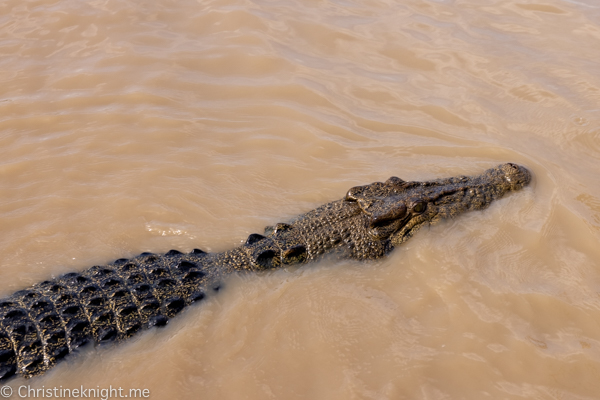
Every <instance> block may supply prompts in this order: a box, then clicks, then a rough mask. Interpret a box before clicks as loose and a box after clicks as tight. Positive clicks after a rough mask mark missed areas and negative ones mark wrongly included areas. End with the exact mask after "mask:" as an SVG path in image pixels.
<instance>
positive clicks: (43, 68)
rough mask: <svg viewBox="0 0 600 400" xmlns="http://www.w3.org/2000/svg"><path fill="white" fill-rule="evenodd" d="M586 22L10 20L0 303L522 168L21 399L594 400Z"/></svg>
mask: <svg viewBox="0 0 600 400" xmlns="http://www.w3.org/2000/svg"><path fill="white" fill-rule="evenodd" d="M598 48H600V6H599V5H598V4H597V2H596V1H593V0H577V1H567V0H544V1H531V0H522V1H516V0H515V1H511V0H485V1H479V0H443V1H417V0H408V1H402V2H395V1H386V0H341V1H333V0H332V1H316V0H315V1H308V0H307V1H293V0H288V1H278V0H273V1H268V0H264V1H263V0H215V1H168V0H158V1H155V2H149V3H140V2H133V1H129V0H120V1H116V0H90V1H86V2H83V1H79V2H76V1H51V0H39V1H15V0H5V1H4V2H2V3H1V4H0V83H1V84H0V221H1V222H0V295H1V296H7V295H9V294H10V293H12V292H14V291H16V290H19V289H21V288H23V287H26V286H28V285H31V284H34V283H36V282H39V281H41V280H44V279H48V278H51V277H54V276H58V275H60V274H62V273H66V272H71V271H77V270H83V269H86V268H88V267H90V266H92V265H97V264H103V263H107V262H109V261H111V260H114V259H116V258H120V257H128V256H134V255H136V254H139V253H140V252H142V251H154V252H161V251H162V252H164V251H168V250H169V249H171V248H176V249H179V250H182V251H190V250H191V249H193V248H195V247H199V248H202V249H204V250H207V251H222V250H226V249H229V248H232V247H234V246H237V245H239V244H240V243H241V242H242V241H243V240H244V239H245V237H246V236H247V235H248V234H250V233H253V232H260V231H262V229H263V227H264V226H265V225H271V224H273V223H276V222H283V221H286V220H289V219H291V218H292V217H294V216H295V215H298V214H300V213H303V212H306V211H308V210H310V209H312V208H314V207H316V206H318V205H320V204H323V203H325V202H328V201H332V200H335V199H338V198H341V197H342V196H343V195H344V194H345V192H346V190H347V189H348V188H350V187H352V186H355V185H360V184H366V183H370V182H373V181H385V180H386V179H387V178H388V177H390V176H393V175H394V176H399V177H401V178H403V179H405V180H422V179H432V178H441V177H447V176H453V175H459V174H465V175H469V174H477V173H480V172H481V171H482V170H484V169H487V168H489V167H492V166H495V165H497V164H499V163H502V162H507V161H511V162H516V163H519V164H522V165H525V166H527V167H528V168H530V170H531V171H532V172H533V174H534V181H533V182H532V185H531V186H530V187H529V188H527V189H525V190H524V191H521V192H519V193H515V194H513V195H511V196H509V197H507V198H505V199H503V200H501V201H498V202H497V203H495V204H493V205H492V207H490V208H489V209H488V210H486V211H484V212H477V213H471V214H467V215H464V216H462V217H461V218H459V219H456V220H452V221H447V222H444V223H442V224H440V225H437V226H432V227H431V228H430V229H425V230H422V231H420V232H419V233H418V234H417V235H415V237H414V238H413V239H411V240H410V241H409V242H407V243H406V244H405V245H403V246H402V247H401V248H400V249H398V250H396V251H395V252H394V253H393V254H392V255H391V256H390V257H389V258H387V259H385V260H382V261H379V262H374V263H356V262H322V263H317V264H314V265H310V266H309V265H307V266H304V267H302V268H296V269H292V270H282V271H276V272H272V273H268V274H266V275H262V276H241V277H233V278H232V279H230V280H229V281H228V282H226V285H225V289H224V290H223V291H221V292H220V293H219V295H218V296H215V297H213V298H211V299H209V300H207V301H206V302H204V303H203V304H201V305H199V306H198V307H193V308H190V309H189V310H187V311H186V312H184V313H183V314H182V315H181V316H179V317H177V318H176V319H174V320H172V321H171V322H170V323H169V326H168V327H166V328H164V329H160V330H156V329H155V330H150V331H147V332H145V333H144V334H142V335H139V336H138V337H137V338H135V339H133V340H131V341H130V342H128V343H124V344H121V345H119V346H116V347H111V346H107V347H100V348H86V349H83V350H82V351H80V352H79V354H77V355H75V356H72V357H69V359H68V360H67V361H65V362H63V363H61V364H60V365H59V366H57V367H55V368H54V369H52V370H51V371H50V372H49V373H47V374H46V375H44V376H43V377H39V378H35V379H33V380H27V381H26V380H24V379H22V378H17V379H15V380H12V381H10V385H11V386H12V387H14V388H15V390H16V388H18V387H19V385H31V387H34V388H53V387H59V386H62V387H63V388H79V387H80V386H84V387H88V388H106V387H109V386H112V387H123V388H126V389H129V388H142V389H144V388H145V389H148V390H149V391H150V393H151V398H155V399H165V398H180V399H196V398H202V399H340V400H341V399H344V400H346V399H485V398H491V399H524V398H525V399H594V398H599V397H600V395H599V393H600V383H599V382H600V381H599V380H598V376H599V371H600V341H599V339H598V338H599V336H600V265H599V264H600V263H599V260H600V181H599V179H598V176H599V175H598V173H599V167H598V165H599V163H600V118H599V115H600V114H599V112H598V111H599V109H600V77H599V75H598V71H599V69H598V66H599V63H600V53H599V52H598V51H597V49H598Z"/></svg>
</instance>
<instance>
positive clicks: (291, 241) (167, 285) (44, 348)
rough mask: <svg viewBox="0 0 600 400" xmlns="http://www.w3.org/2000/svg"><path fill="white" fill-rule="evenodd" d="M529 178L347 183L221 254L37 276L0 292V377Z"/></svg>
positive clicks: (369, 245) (43, 365) (515, 174)
mask: <svg viewBox="0 0 600 400" xmlns="http://www.w3.org/2000/svg"><path fill="white" fill-rule="evenodd" d="M530 179H531V177H530V174H529V172H528V171H527V170H526V169H525V168H523V167H520V166H517V165H515V164H503V165H500V166H498V167H496V168H492V169H489V170H487V171H485V172H484V173H483V174H481V175H479V176H474V177H465V176H460V177H455V178H448V179H440V180H434V181H428V182H404V181H402V180H401V179H399V178H396V177H392V178H390V179H388V180H387V181H386V182H385V183H381V182H375V183H372V184H370V185H366V186H357V187H354V188H351V189H350V190H349V191H348V193H347V194H346V197H345V198H344V199H341V200H337V201H334V202H331V203H328V204H325V205H323V206H321V207H319V208H317V209H315V210H312V211H309V212H308V213H306V214H303V215H301V216H299V217H297V218H296V219H294V220H293V221H291V222H290V223H288V224H277V225H275V226H274V227H267V229H266V230H265V235H259V234H252V235H250V236H249V237H248V240H247V241H246V242H245V243H244V244H243V245H242V246H240V247H238V248H235V249H233V250H229V251H225V252H223V253H215V254H208V253H205V252H203V251H201V250H197V249H196V250H194V251H192V252H191V253H189V254H183V253H180V252H178V251H176V250H171V251H170V252H168V253H166V254H162V255H159V254H151V253H142V254H140V255H139V256H137V257H135V258H133V259H129V260H128V259H119V260H116V261H114V262H113V263H111V264H109V265H107V266H96V267H92V268H91V269H88V270H87V271H84V272H80V273H70V274H66V275H63V276H61V277H59V278H56V279H53V280H51V281H44V282H41V283H39V284H36V285H34V286H32V287H30V288H28V289H24V290H21V291H19V292H16V293H14V294H13V295H11V296H9V297H7V298H5V299H2V300H0V380H4V379H7V378H10V377H11V376H14V375H15V374H21V375H23V376H25V377H32V376H35V375H39V374H42V373H44V372H45V371H47V370H48V369H49V368H51V367H52V366H53V365H55V364H56V362H57V361H59V360H60V359H62V358H64V357H65V356H66V355H67V354H69V353H70V352H72V351H73V350H75V349H76V348H77V347H79V346H81V345H83V344H85V343H88V342H94V343H103V342H109V341H120V340H124V339H126V338H128V337H130V336H132V335H133V334H135V333H136V332H138V331H140V330H142V329H144V328H147V327H150V326H162V325H165V324H166V323H167V322H168V320H169V318H172V317H173V316H175V315H176V314H177V313H179V312H180V311H181V310H182V309H183V308H185V307H186V306H188V305H190V304H191V303H194V302H197V301H199V300H201V299H203V298H204V297H205V296H206V295H208V294H211V293H212V292H214V291H216V290H218V288H219V285H220V281H221V280H222V278H223V277H224V276H226V275H228V274H231V273H236V272H240V271H263V270H267V269H273V268H278V267H281V266H285V265H292V264H298V263H306V262H309V261H312V260H315V259H317V258H319V257H320V256H321V255H323V254H326V253H333V254H335V255H337V256H339V257H341V258H350V259H357V260H367V259H377V258H380V257H383V256H384V255H385V254H387V253H389V252H390V251H391V250H392V249H393V248H394V247H395V246H397V245H399V244H401V243H403V242H404V241H406V240H407V239H409V238H410V237H411V236H412V235H413V234H414V233H415V232H416V231H417V230H418V229H419V228H420V227H421V226H423V225H424V224H426V223H429V224H431V223H435V222H437V221H439V220H441V219H444V218H452V217H454V216H456V215H458V214H461V213H462V212H465V211H468V210H479V209H483V208H485V207H487V206H488V205H489V204H490V203H491V202H492V201H493V200H495V199H498V198H500V197H502V196H503V195H505V194H506V193H508V192H511V191H515V190H518V189H521V188H522V187H524V186H526V185H527V184H528V183H529V181H530Z"/></svg>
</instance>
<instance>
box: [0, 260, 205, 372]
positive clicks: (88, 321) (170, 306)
mask: <svg viewBox="0 0 600 400" xmlns="http://www.w3.org/2000/svg"><path fill="white" fill-rule="evenodd" d="M210 264H211V255H209V254H206V253H204V252H202V251H201V250H194V251H193V252H192V253H189V254H182V253H180V252H178V251H176V250H171V251H170V252H168V253H166V254H164V255H157V254H151V253H142V254H141V255H139V256H138V257H135V258H133V259H119V260H116V261H115V262H113V263H111V264H109V265H106V266H95V267H92V268H90V269H88V270H86V271H83V272H81V273H69V274H66V275H63V276H61V277H59V278H57V279H54V280H49V281H44V282H41V283H39V284H36V285H34V286H32V287H30V288H28V289H24V290H21V291H18V292H16V293H14V294H12V295H11V296H10V297H7V298H5V299H3V300H0V379H6V378H9V377H11V376H12V375H14V374H16V373H19V374H22V375H23V376H25V377H31V376H34V375H38V374H41V373H43V372H44V371H46V370H47V369H49V368H50V367H52V366H53V365H54V364H56V362H57V361H58V360H60V359H62V358H63V357H65V356H66V355H67V354H69V353H71V352H72V351H74V350H75V349H76V348H78V347H79V346H82V345H84V344H86V343H88V342H95V343H105V342H111V341H119V340H123V339H126V338H128V337H130V336H132V335H133V334H135V333H136V332H138V331H140V330H142V329H144V328H146V327H150V326H161V325H165V324H166V323H167V322H168V320H169V318H171V317H173V316H174V315H176V314H178V313H179V312H180V311H181V310H182V309H183V308H184V307H186V306H187V305H189V304H191V303H193V302H195V301H198V300H201V299H202V298H204V296H205V293H206V291H207V289H216V287H215V286H214V285H215V284H216V283H215V282H216V277H215V276H211V275H210V274H211V273H213V272H212V271H215V269H213V268H209V265H210Z"/></svg>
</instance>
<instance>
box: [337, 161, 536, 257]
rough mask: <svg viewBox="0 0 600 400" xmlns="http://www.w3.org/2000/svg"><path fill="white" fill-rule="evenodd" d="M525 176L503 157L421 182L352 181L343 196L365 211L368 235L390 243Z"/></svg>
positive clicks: (513, 186) (475, 206)
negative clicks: (467, 172)
mask: <svg viewBox="0 0 600 400" xmlns="http://www.w3.org/2000/svg"><path fill="white" fill-rule="evenodd" d="M530 180H531V174H530V173H529V171H528V170H527V169H526V168H524V167H521V166H519V165H516V164H512V163H508V164H502V165H499V166H497V167H495V168H491V169H488V170H487V171H485V172H484V173H483V174H481V175H477V176H470V177H467V176H458V177H454V178H447V179H439V180H433V181H427V182H405V181H403V180H402V179H400V178H397V177H391V178H390V179H388V180H387V181H386V182H385V183H382V182H375V183H372V184H370V185H365V186H356V187H353V188H351V189H350V190H349V191H348V193H347V194H346V197H345V200H346V201H348V202H356V203H358V206H359V208H360V209H361V211H362V212H363V213H364V214H366V215H367V220H368V224H369V227H368V232H369V234H370V235H371V236H372V237H373V238H374V239H377V240H389V241H390V242H391V244H392V246H396V245H399V244H400V243H402V242H404V241H406V240H407V239H409V238H410V237H411V236H412V235H413V234H414V233H415V232H416V231H417V230H418V229H419V228H420V227H421V226H423V225H424V224H426V223H430V224H431V223H435V222H437V221H439V220H441V219H444V218H452V217H454V216H456V215H458V214H461V213H463V212H465V211H469V210H480V209H483V208H485V207H487V206H488V205H489V204H490V203H491V202H492V201H493V200H495V199H498V198H500V197H502V196H504V195H505V194H507V193H509V192H512V191H515V190H519V189H521V188H523V187H524V186H526V185H527V184H528V183H529V182H530Z"/></svg>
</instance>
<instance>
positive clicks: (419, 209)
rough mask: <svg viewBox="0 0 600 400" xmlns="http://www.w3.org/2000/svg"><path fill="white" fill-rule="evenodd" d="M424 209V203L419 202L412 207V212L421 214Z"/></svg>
mask: <svg viewBox="0 0 600 400" xmlns="http://www.w3.org/2000/svg"><path fill="white" fill-rule="evenodd" d="M425 207H426V205H425V203H423V202H422V201H420V202H418V203H416V204H415V205H414V206H413V208H412V212H413V213H415V214H421V213H422V212H423V211H425Z"/></svg>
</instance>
